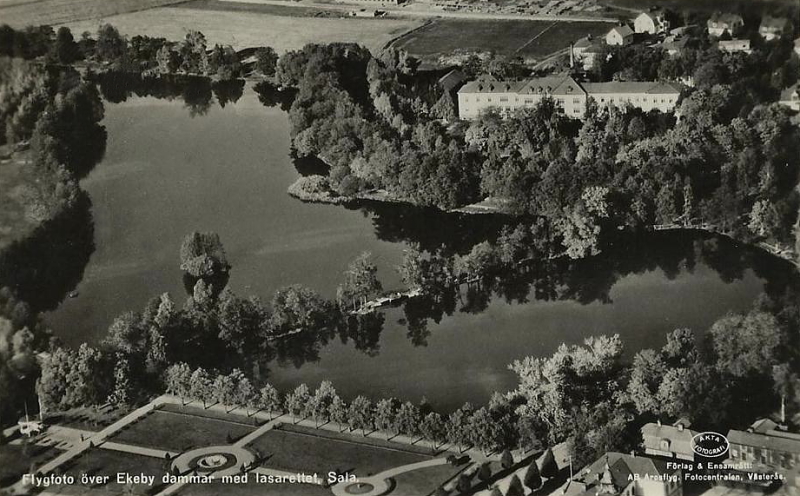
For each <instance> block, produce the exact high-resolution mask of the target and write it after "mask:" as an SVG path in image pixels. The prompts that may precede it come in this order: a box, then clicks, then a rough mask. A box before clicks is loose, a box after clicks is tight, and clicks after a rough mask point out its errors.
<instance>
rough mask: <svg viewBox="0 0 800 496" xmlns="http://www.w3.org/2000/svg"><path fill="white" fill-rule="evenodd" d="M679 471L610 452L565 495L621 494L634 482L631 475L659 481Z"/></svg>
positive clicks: (650, 460) (647, 459)
mask: <svg viewBox="0 0 800 496" xmlns="http://www.w3.org/2000/svg"><path fill="white" fill-rule="evenodd" d="M677 471H678V469H672V470H669V469H667V462H665V461H663V460H657V459H654V458H650V457H647V456H642V455H628V454H624V453H616V452H613V451H609V452H608V453H606V454H605V455H604V456H601V457H600V458H598V459H597V460H596V461H595V462H594V463H592V464H591V465H589V466H588V467H585V468H583V469H582V470H581V471H580V472H578V473H577V474H576V475H575V476H574V477H573V478H572V480H571V481H569V483H568V486H567V487H565V488H564V489H565V491H564V493H563V494H565V495H568V496H583V495H596V494H619V493H620V492H621V490H623V489H624V488H625V487H627V486H628V485H630V483H631V481H632V480H633V478H632V477H630V476H631V474H638V475H639V476H640V477H645V476H649V477H653V478H658V477H662V476H665V475H672V474H674V473H675V472H677Z"/></svg>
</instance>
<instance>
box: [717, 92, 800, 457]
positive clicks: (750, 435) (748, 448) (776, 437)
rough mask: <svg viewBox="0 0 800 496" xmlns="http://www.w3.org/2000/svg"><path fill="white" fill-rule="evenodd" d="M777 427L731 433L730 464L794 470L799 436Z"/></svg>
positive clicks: (759, 425)
mask: <svg viewBox="0 0 800 496" xmlns="http://www.w3.org/2000/svg"><path fill="white" fill-rule="evenodd" d="M795 93H796V86H795ZM795 96H796V95H795ZM778 427H779V426H778V425H777V424H776V423H775V422H773V421H771V420H758V421H756V422H754V423H753V425H751V426H750V428H749V429H747V430H746V431H739V430H730V431H728V442H729V443H730V451H729V453H728V457H729V459H730V461H731V462H734V463H749V464H752V466H753V467H754V469H756V470H776V471H786V470H791V469H794V468H795V467H796V466H798V464H800V434H794V433H791V432H787V431H785V430H781V429H779V428H778Z"/></svg>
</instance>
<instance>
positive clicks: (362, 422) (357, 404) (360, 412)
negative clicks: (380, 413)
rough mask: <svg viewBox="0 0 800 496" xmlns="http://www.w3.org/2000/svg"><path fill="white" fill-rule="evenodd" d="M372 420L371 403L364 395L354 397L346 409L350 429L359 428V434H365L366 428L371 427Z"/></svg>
mask: <svg viewBox="0 0 800 496" xmlns="http://www.w3.org/2000/svg"><path fill="white" fill-rule="evenodd" d="M372 422H373V414H372V404H371V403H370V401H369V400H368V399H367V398H366V397H365V396H361V395H359V396H357V397H356V399H354V400H353V402H352V403H350V409H349V410H348V423H349V424H350V429H351V430H356V429H361V434H362V435H363V436H366V435H367V429H370V428H372Z"/></svg>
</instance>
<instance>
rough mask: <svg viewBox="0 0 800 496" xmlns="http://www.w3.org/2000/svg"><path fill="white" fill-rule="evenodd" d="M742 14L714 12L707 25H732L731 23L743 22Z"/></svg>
mask: <svg viewBox="0 0 800 496" xmlns="http://www.w3.org/2000/svg"><path fill="white" fill-rule="evenodd" d="M743 23H744V20H742V16H740V15H738V14H730V13H728V12H715V13H714V14H713V15H712V16H711V18H710V19H709V20H708V25H709V26H711V25H712V24H715V25H726V26H732V25H733V24H743Z"/></svg>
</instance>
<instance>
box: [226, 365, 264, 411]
mask: <svg viewBox="0 0 800 496" xmlns="http://www.w3.org/2000/svg"><path fill="white" fill-rule="evenodd" d="M231 375H233V376H234V381H235V383H236V387H235V389H234V391H233V395H232V398H231V399H232V400H233V404H234V405H238V406H244V407H245V412H246V413H247V416H248V417H249V416H250V406H251V405H253V404H255V403H256V401H255V399H256V398H258V393H257V392H256V388H255V386H253V383H252V382H250V379H248V378H247V376H245V375H244V374H243V373H242V371H241V370H239V369H234V371H233V372H232V373H231Z"/></svg>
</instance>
